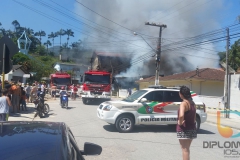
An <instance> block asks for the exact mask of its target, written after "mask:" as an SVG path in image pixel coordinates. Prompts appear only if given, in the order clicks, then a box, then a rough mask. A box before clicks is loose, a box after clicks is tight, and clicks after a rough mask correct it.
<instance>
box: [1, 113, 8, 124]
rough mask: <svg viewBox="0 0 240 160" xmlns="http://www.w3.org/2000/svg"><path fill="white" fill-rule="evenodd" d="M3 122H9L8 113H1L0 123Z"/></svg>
mask: <svg viewBox="0 0 240 160" xmlns="http://www.w3.org/2000/svg"><path fill="white" fill-rule="evenodd" d="M1 121H7V114H6V113H0V122H1Z"/></svg>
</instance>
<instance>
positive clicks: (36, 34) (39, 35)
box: [34, 30, 46, 45]
mask: <svg viewBox="0 0 240 160" xmlns="http://www.w3.org/2000/svg"><path fill="white" fill-rule="evenodd" d="M34 36H38V37H39V40H40V45H41V44H42V42H41V40H42V38H41V37H43V36H46V33H45V32H44V31H42V30H41V31H38V32H35V34H34Z"/></svg>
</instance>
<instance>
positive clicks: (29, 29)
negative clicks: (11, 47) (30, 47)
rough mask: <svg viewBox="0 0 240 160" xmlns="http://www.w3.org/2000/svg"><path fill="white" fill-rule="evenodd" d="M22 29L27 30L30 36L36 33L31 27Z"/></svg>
mask: <svg viewBox="0 0 240 160" xmlns="http://www.w3.org/2000/svg"><path fill="white" fill-rule="evenodd" d="M22 31H25V32H26V34H27V36H28V37H29V38H30V37H32V36H33V35H34V30H33V29H31V28H26V27H24V28H23V27H22Z"/></svg>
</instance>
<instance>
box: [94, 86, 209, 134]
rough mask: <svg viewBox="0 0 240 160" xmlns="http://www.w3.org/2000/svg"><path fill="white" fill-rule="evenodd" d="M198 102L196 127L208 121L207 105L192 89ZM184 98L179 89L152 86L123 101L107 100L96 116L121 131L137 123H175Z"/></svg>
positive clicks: (126, 130) (193, 95) (194, 98)
mask: <svg viewBox="0 0 240 160" xmlns="http://www.w3.org/2000/svg"><path fill="white" fill-rule="evenodd" d="M191 96H192V99H193V101H194V102H195V104H196V109H197V110H196V128H197V129H199V128H200V124H201V123H203V122H205V121H206V120H207V114H206V111H205V104H204V103H203V102H202V101H201V100H200V98H199V97H198V96H197V94H196V93H194V92H192V91H191ZM181 102H182V99H181V98H180V96H179V89H170V88H166V87H163V86H150V87H149V88H146V89H142V90H139V91H137V92H135V93H133V94H132V95H131V96H129V97H127V98H125V99H123V100H121V101H106V102H103V103H101V104H100V105H99V107H98V109H97V116H98V117H99V118H100V119H102V120H104V121H106V122H107V123H109V124H114V125H115V126H116V128H117V129H118V131H119V132H130V131H131V130H132V129H133V127H134V125H161V124H167V125H176V124H177V113H178V109H179V106H180V104H181Z"/></svg>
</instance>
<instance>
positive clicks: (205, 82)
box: [137, 68, 225, 97]
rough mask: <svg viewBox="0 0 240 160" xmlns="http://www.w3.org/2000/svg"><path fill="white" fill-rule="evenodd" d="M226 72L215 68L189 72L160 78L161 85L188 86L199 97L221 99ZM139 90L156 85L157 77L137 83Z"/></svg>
mask: <svg viewBox="0 0 240 160" xmlns="http://www.w3.org/2000/svg"><path fill="white" fill-rule="evenodd" d="M224 77H225V71H223V70H222V69H215V68H202V69H198V68H197V69H196V70H193V71H189V72H184V73H177V74H173V75H169V76H164V77H159V84H160V85H162V86H165V87H178V86H182V85H185V86H188V87H189V88H190V89H191V90H192V91H194V92H196V93H197V94H198V95H205V96H216V97H220V96H223V94H224ZM137 83H138V84H139V89H143V88H147V87H148V86H149V85H154V84H155V76H152V77H149V78H146V79H143V80H139V81H137Z"/></svg>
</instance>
